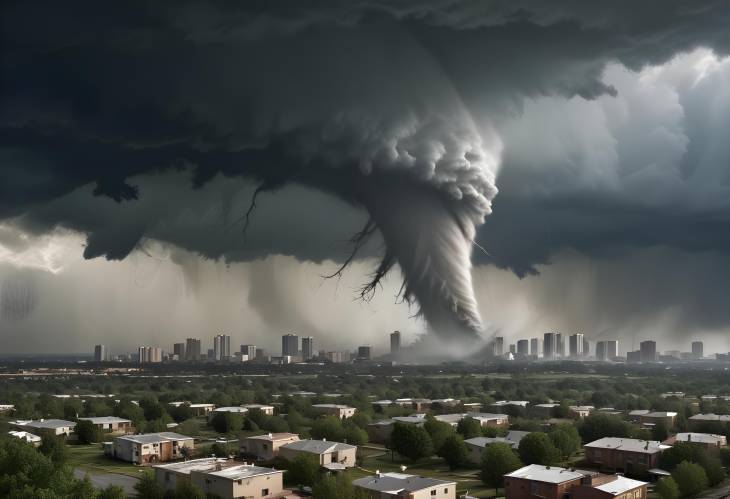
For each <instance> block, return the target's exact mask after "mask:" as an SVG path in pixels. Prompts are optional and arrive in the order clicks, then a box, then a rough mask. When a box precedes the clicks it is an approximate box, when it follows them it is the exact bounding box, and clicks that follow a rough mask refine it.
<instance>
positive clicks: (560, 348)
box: [555, 333, 565, 357]
mask: <svg viewBox="0 0 730 499" xmlns="http://www.w3.org/2000/svg"><path fill="white" fill-rule="evenodd" d="M555 356H556V357H565V338H564V337H563V334H562V333H555Z"/></svg>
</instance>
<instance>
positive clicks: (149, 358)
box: [137, 347, 162, 364]
mask: <svg viewBox="0 0 730 499" xmlns="http://www.w3.org/2000/svg"><path fill="white" fill-rule="evenodd" d="M137 355H138V357H139V363H140V364H149V363H157V362H162V349H161V348H160V347H139V348H138V349H137Z"/></svg>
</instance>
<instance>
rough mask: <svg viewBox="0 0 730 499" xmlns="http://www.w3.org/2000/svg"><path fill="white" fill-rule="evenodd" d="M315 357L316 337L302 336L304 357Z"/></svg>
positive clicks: (307, 358) (305, 358)
mask: <svg viewBox="0 0 730 499" xmlns="http://www.w3.org/2000/svg"><path fill="white" fill-rule="evenodd" d="M312 357H314V338H312V337H311V336H304V337H303V338H302V359H304V360H309V359H311V358H312Z"/></svg>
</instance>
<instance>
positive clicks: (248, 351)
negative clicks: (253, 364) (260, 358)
mask: <svg viewBox="0 0 730 499" xmlns="http://www.w3.org/2000/svg"><path fill="white" fill-rule="evenodd" d="M241 353H242V354H243V355H248V360H253V359H255V358H256V353H257V352H256V345H241Z"/></svg>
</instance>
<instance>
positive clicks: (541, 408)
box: [530, 403, 560, 419]
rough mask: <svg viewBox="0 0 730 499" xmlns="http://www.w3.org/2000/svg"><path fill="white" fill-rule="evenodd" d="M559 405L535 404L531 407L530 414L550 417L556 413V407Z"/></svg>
mask: <svg viewBox="0 0 730 499" xmlns="http://www.w3.org/2000/svg"><path fill="white" fill-rule="evenodd" d="M559 406H560V404H556V403H546V404H535V405H533V406H531V407H530V414H531V415H532V416H533V417H536V418H539V419H550V418H551V417H553V414H555V408H556V407H559Z"/></svg>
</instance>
